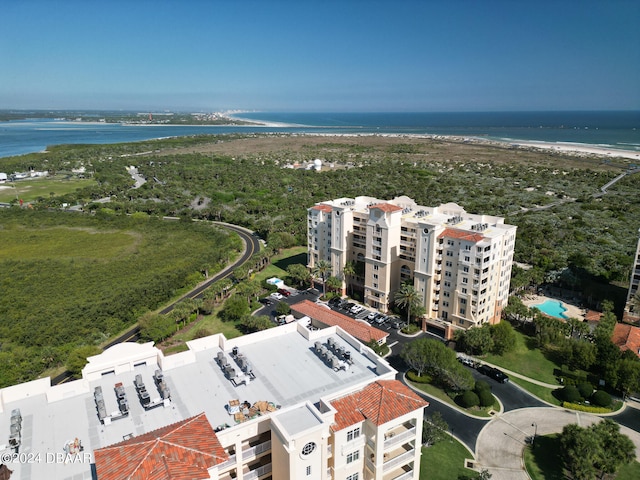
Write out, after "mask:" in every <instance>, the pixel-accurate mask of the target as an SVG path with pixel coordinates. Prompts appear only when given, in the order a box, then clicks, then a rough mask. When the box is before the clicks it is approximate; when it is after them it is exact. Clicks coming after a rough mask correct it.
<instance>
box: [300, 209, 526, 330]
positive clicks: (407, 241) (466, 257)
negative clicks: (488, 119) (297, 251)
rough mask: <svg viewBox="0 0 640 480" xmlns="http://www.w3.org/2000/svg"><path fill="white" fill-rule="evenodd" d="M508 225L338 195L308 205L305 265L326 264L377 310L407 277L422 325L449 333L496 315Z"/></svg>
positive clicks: (511, 234) (507, 269) (509, 243)
mask: <svg viewBox="0 0 640 480" xmlns="http://www.w3.org/2000/svg"><path fill="white" fill-rule="evenodd" d="M516 228H517V227H515V226H513V225H507V224H505V223H504V218H500V217H495V216H490V215H476V214H470V213H467V212H466V211H465V210H464V209H463V208H462V207H460V206H459V205H456V204H455V203H447V204H443V205H440V206H438V207H425V206H421V205H417V204H416V203H415V202H414V201H413V200H412V199H410V198H408V197H397V198H394V199H393V200H389V201H384V200H379V199H376V198H371V197H356V198H339V199H336V200H330V201H326V202H321V203H318V204H316V205H314V206H313V207H311V208H310V209H309V210H308V220H307V234H308V235H307V236H308V266H309V267H310V268H312V269H313V268H314V267H315V266H316V265H318V263H319V262H320V261H321V260H325V261H327V262H330V264H331V275H334V276H337V277H338V278H341V279H343V286H344V287H345V288H346V287H347V286H349V287H350V288H353V289H355V290H359V291H360V293H361V294H362V296H363V299H364V302H365V303H366V304H368V305H370V306H372V307H374V308H378V309H380V310H382V311H387V310H388V309H389V307H390V305H391V304H392V302H393V296H394V293H395V292H396V291H397V290H398V289H399V288H400V286H401V285H402V284H403V283H405V282H410V283H412V284H413V286H414V287H415V288H416V290H417V291H418V292H419V295H420V297H421V299H422V305H423V306H424V307H425V309H426V314H425V315H424V317H423V318H424V328H425V329H429V330H434V331H436V332H437V333H440V334H442V335H444V336H445V337H447V338H449V337H451V335H452V334H453V332H454V330H455V329H456V328H463V329H467V328H469V327H472V326H478V325H481V324H483V323H487V322H488V323H496V322H499V321H500V316H501V313H502V309H503V308H504V306H505V305H506V303H507V297H508V294H509V283H510V278H511V266H512V263H513V251H514V245H515V238H516ZM347 265H349V266H350V269H348V270H347V273H349V274H348V275H346V274H345V267H346V266H347ZM354 271H355V272H356V273H355V274H354V273H352V272H354Z"/></svg>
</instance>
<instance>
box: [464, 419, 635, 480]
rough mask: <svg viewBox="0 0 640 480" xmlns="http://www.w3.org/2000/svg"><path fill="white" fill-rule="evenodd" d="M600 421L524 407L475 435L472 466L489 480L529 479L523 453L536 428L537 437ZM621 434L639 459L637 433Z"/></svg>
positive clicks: (627, 431) (491, 423)
mask: <svg viewBox="0 0 640 480" xmlns="http://www.w3.org/2000/svg"><path fill="white" fill-rule="evenodd" d="M600 420H601V418H600V417H597V416H595V415H590V414H588V413H582V412H573V411H568V410H564V409H560V408H554V407H548V408H547V407H539V408H523V409H521V410H513V411H511V412H508V413H505V414H502V415H498V416H497V417H496V418H494V419H492V420H491V421H490V422H489V423H488V424H487V426H485V427H484V428H483V429H482V431H481V432H480V435H478V439H477V441H476V448H475V451H476V461H475V465H474V467H475V469H476V470H482V469H487V470H488V471H489V472H490V473H491V475H492V477H491V478H492V480H518V479H522V480H526V479H529V475H527V473H526V471H525V469H524V462H523V450H524V447H525V446H526V445H527V444H528V443H529V442H530V441H531V437H532V436H533V434H534V432H535V431H536V428H537V435H538V436H540V435H548V434H551V433H560V432H561V431H562V428H563V427H564V426H565V425H568V424H570V423H577V424H578V425H580V426H582V427H588V426H589V425H592V424H594V423H597V422H599V421H600ZM536 426H537V427H536ZM620 431H621V433H623V434H625V435H627V436H628V437H629V438H630V439H631V440H632V441H633V443H634V444H635V446H636V456H637V457H638V458H640V433H639V432H636V431H634V430H631V429H629V428H627V427H624V426H620Z"/></svg>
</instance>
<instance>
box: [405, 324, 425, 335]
mask: <svg viewBox="0 0 640 480" xmlns="http://www.w3.org/2000/svg"><path fill="white" fill-rule="evenodd" d="M418 330H420V327H418V326H417V325H414V324H413V323H410V324H409V325H407V326H406V327H403V328H402V330H401V332H402V333H404V334H406V335H413V334H414V333H416V332H417V331H418Z"/></svg>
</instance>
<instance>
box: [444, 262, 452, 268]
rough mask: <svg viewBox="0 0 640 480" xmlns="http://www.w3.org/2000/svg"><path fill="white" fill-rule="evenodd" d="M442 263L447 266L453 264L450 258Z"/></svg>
mask: <svg viewBox="0 0 640 480" xmlns="http://www.w3.org/2000/svg"><path fill="white" fill-rule="evenodd" d="M444 264H445V265H446V266H447V267H452V266H453V262H451V260H447V261H446V262H444Z"/></svg>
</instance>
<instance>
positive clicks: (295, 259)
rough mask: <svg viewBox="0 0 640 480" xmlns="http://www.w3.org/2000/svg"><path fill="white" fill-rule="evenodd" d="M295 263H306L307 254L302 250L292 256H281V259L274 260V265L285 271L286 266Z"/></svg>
mask: <svg viewBox="0 0 640 480" xmlns="http://www.w3.org/2000/svg"><path fill="white" fill-rule="evenodd" d="M296 263H300V264H302V265H306V264H307V254H306V253H305V252H303V253H299V254H298V255H294V256H292V257H286V258H283V259H281V260H278V261H277V262H274V265H275V266H276V267H278V268H280V269H282V270H284V271H285V272H286V271H287V267H288V266H289V265H293V264H296Z"/></svg>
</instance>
